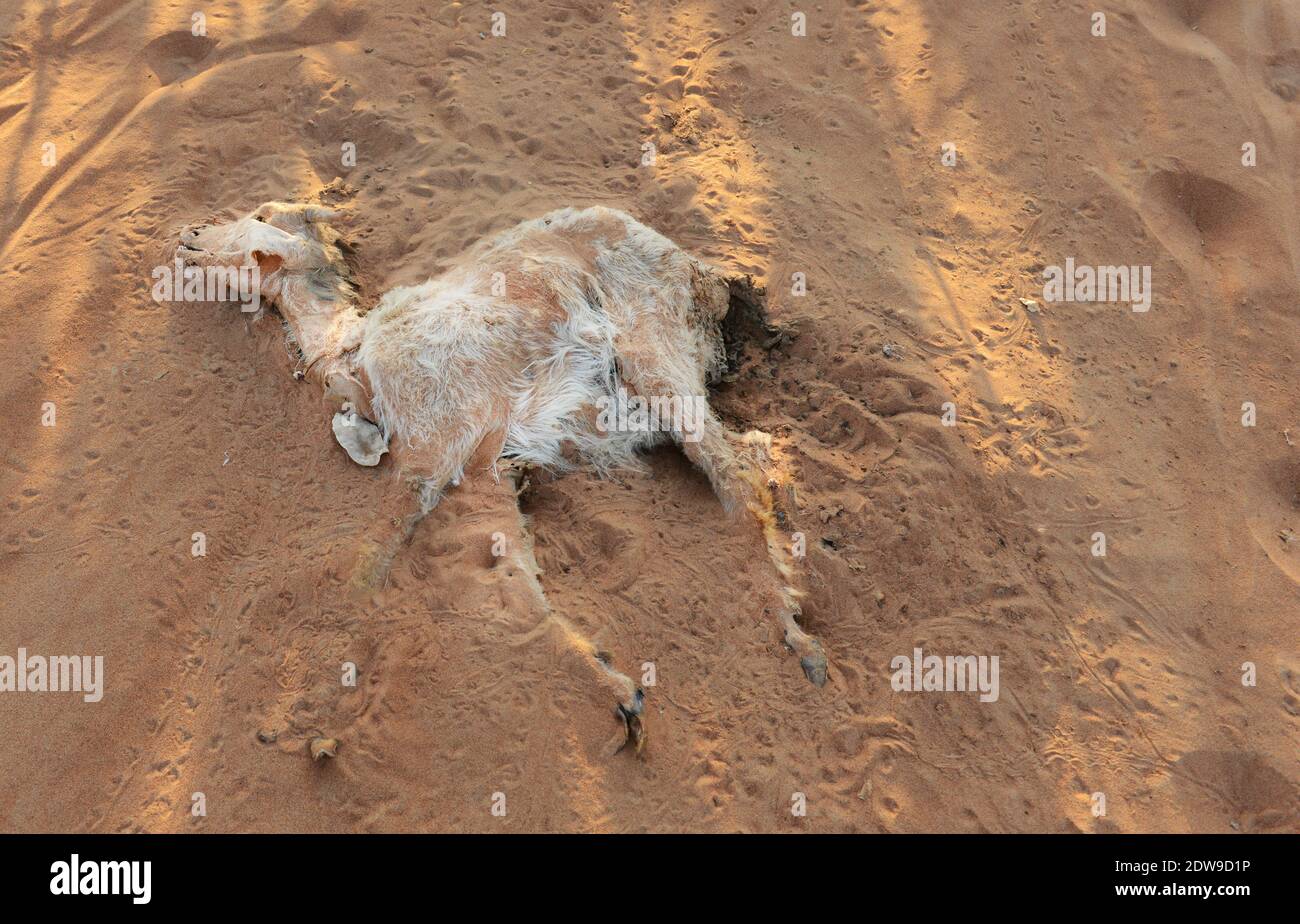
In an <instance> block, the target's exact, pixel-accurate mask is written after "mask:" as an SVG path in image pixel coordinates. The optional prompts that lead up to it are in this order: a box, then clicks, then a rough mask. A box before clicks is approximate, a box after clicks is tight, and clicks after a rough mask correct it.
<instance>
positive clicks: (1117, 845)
mask: <svg viewBox="0 0 1300 924" xmlns="http://www.w3.org/2000/svg"><path fill="white" fill-rule="evenodd" d="M1295 851H1296V841H1295V839H1294V836H1251V835H1245V836H1243V835H1225V836H1218V835H1187V836H1175V835H1150V836H1116V835H1094V836H1067V835H1057V836H1051V835H892V836H878V835H877V836H798V835H795V836H752V835H744V836H566V837H558V836H557V837H552V836H536V837H521V836H510V835H505V836H502V835H491V836H440V835H428V836H421V835H352V836H348V835H133V836H111V835H84V836H79V835H30V836H23V835H6V836H0V889H3V893H2V894H3V896H4V898H5V901H6V904H7V907H24V906H26V905H27V904H29V903H32V902H37V903H41V904H45V903H47V902H48V903H49V904H50V905H51V906H57V905H65V906H68V907H71V906H72V905H73V904H76V905H78V906H79V909H80V910H81V911H85V910H89V909H90V908H91V906H92V905H93V906H97V907H101V908H109V907H110V906H111V907H114V908H116V909H118V910H119V911H126V912H127V913H131V911H132V910H135V909H139V910H143V909H146V908H165V909H168V910H200V911H202V912H204V913H212V912H218V911H221V910H225V909H229V910H243V909H250V910H252V909H256V910H258V911H259V912H264V911H268V910H272V909H276V908H280V907H283V908H285V909H286V910H291V911H298V912H300V913H303V914H308V915H312V916H315V915H318V914H320V915H326V916H330V917H332V916H334V915H337V914H341V913H346V912H350V911H353V912H355V911H361V912H366V913H373V912H375V911H376V910H377V909H379V908H382V907H384V906H386V905H388V904H389V903H390V902H412V901H429V900H430V899H434V900H436V901H437V902H439V903H440V904H439V905H435V906H434V907H433V908H431V909H430V910H432V911H435V913H436V911H437V910H438V909H439V908H441V909H442V910H444V911H448V912H450V911H452V906H451V905H444V904H441V903H442V902H446V901H461V900H472V901H473V902H475V906H476V907H477V908H478V909H479V910H480V912H482V913H499V912H500V911H502V910H504V909H507V908H510V907H512V906H515V905H522V906H524V907H527V909H528V910H530V911H536V910H545V909H547V908H548V907H551V906H554V907H555V908H556V909H557V910H558V909H562V908H564V907H565V903H572V902H574V901H578V902H579V903H580V904H579V906H578V907H583V906H585V907H587V908H588V909H589V910H590V911H596V910H597V909H598V908H600V907H604V908H607V909H610V910H612V909H613V907H614V905H613V904H610V903H615V904H617V905H618V906H619V907H623V908H625V909H626V910H628V911H631V912H632V913H636V907H637V905H638V903H643V904H646V905H647V910H648V911H649V910H651V909H652V908H657V909H659V910H661V911H666V912H669V913H672V912H673V909H674V908H677V907H689V908H690V910H691V911H693V912H699V911H701V910H704V909H709V908H717V909H719V911H722V912H727V913H730V914H733V915H734V914H735V913H736V912H737V911H738V910H739V909H740V908H742V907H748V906H751V905H753V904H757V906H758V907H759V908H760V909H761V910H763V911H767V912H773V911H775V910H776V909H777V908H778V907H779V906H780V905H781V904H782V903H783V902H787V901H789V902H795V903H797V904H800V905H801V907H803V908H804V911H805V913H806V912H808V911H813V910H814V909H815V908H816V907H817V906H818V905H821V906H825V905H826V903H827V902H838V901H840V900H847V901H849V902H850V903H851V904H852V905H856V906H860V907H861V908H862V912H863V913H864V914H869V913H870V912H871V910H872V909H873V906H875V905H876V904H877V903H881V904H893V903H895V902H907V903H919V904H918V905H917V908H918V910H919V909H920V908H925V907H929V908H932V909H938V908H940V907H941V906H942V903H945V902H949V901H962V902H968V901H975V902H978V903H980V904H982V905H984V907H985V908H989V909H999V910H1001V909H1005V908H1019V907H1024V908H1026V909H1029V910H1035V909H1037V910H1045V909H1044V908H1043V906H1042V904H1041V899H1042V897H1043V896H1044V893H1050V894H1051V895H1053V896H1054V897H1055V898H1057V899H1058V900H1061V901H1062V902H1063V903H1064V905H1063V906H1054V907H1056V909H1057V910H1062V907H1063V908H1068V909H1070V910H1073V909H1075V908H1077V907H1095V906H1097V905H1106V906H1109V907H1115V908H1121V907H1124V906H1129V907H1132V908H1141V909H1145V910H1148V911H1150V910H1157V909H1159V910H1164V911H1169V912H1172V913H1174V914H1182V913H1184V912H1185V911H1186V910H1187V909H1189V908H1190V907H1192V906H1198V907H1202V908H1212V909H1214V910H1215V911H1216V912H1219V913H1228V914H1231V913H1233V912H1234V911H1236V910H1237V909H1241V908H1244V907H1245V906H1246V904H1247V903H1250V902H1252V901H1256V900H1259V899H1264V900H1272V901H1273V902H1275V903H1276V902H1278V901H1279V900H1280V899H1285V898H1288V897H1289V896H1291V895H1293V894H1294V884H1293V882H1287V883H1284V877H1288V878H1290V879H1291V880H1294V868H1295V862H1294V860H1295ZM836 893H839V897H837V895H836ZM10 902H17V905H16V906H14V905H9V904H8V903H10ZM592 902H594V903H596V904H590V903H592ZM677 902H682V903H683V905H681V906H679V905H678V904H677ZM377 903H378V904H377ZM936 903H938V904H936ZM972 907H975V906H972ZM1275 907H1280V906H1276V905H1275ZM572 910H577V908H573V909H572Z"/></svg>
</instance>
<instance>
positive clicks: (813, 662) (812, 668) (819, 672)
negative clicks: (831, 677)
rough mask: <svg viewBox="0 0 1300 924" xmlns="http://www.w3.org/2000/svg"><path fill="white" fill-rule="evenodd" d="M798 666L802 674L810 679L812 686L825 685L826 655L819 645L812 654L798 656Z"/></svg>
mask: <svg viewBox="0 0 1300 924" xmlns="http://www.w3.org/2000/svg"><path fill="white" fill-rule="evenodd" d="M799 666H800V667H802V668H803V673H804V676H805V677H807V678H808V679H809V680H810V681H812V685H813V686H815V687H820V686H825V685H826V655H825V654H823V653H822V650H821V646H820V645H819V646H818V647H817V650H816V651H814V652H813V653H812V654H809V655H805V656H804V657H802V658H800V659H799Z"/></svg>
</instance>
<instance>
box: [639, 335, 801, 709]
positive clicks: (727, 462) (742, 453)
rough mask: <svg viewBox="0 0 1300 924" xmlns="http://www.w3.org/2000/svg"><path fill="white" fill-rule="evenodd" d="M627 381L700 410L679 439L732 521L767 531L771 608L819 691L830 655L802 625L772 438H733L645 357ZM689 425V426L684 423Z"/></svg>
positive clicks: (680, 378) (672, 375)
mask: <svg viewBox="0 0 1300 924" xmlns="http://www.w3.org/2000/svg"><path fill="white" fill-rule="evenodd" d="M623 359H624V369H625V374H626V375H627V380H628V383H629V384H630V385H632V387H633V388H635V389H636V390H637V391H638V393H639V394H641V395H642V396H643V397H646V396H660V397H672V396H677V397H679V398H680V400H681V402H682V406H683V407H690V408H693V409H695V410H696V414H695V415H694V418H695V419H694V420H693V421H691V422H692V423H694V427H691V428H690V429H689V430H686V429H685V427H683V429H682V430H681V431H675V432H674V434H673V435H674V437H675V438H676V439H677V441H678V442H679V443H680V445H681V447H682V451H683V452H684V453H685V454H686V457H687V458H688V459H690V460H691V462H692V463H693V464H694V465H695V466H696V468H698V469H700V471H702V472H704V474H705V476H706V477H707V478H708V479H709V483H710V484H711V485H712V486H713V491H714V493H715V494H717V496H718V500H720V501H721V502H722V506H723V507H724V508H725V509H726V510H727V512H728V514H729V515H733V516H734V515H743V514H744V513H745V512H748V513H749V514H751V515H752V516H753V517H754V519H755V520H756V521H757V522H758V525H759V528H760V529H761V530H762V534H763V541H764V542H765V543H766V544H767V554H768V558H769V559H770V560H771V562H772V565H773V566H774V568H775V569H776V577H777V579H778V585H777V587H776V588H775V591H774V594H773V602H772V604H771V605H772V606H774V607H775V609H776V611H777V615H778V617H779V618H780V620H781V628H782V630H783V632H784V637H785V643H786V644H787V645H789V646H790V647H791V648H792V649H793V650H794V652H795V653H796V654H797V655H799V665H800V666H801V667H802V668H803V672H804V676H806V677H807V678H808V680H809V681H810V682H811V683H812V684H813V685H814V686H818V687H820V686H822V685H823V684H825V683H826V669H827V662H826V653H825V651H823V650H822V646H821V643H820V642H819V641H817V639H815V638H813V637H812V636H811V635H809V634H808V633H807V632H805V631H804V630H803V628H802V627H801V626H800V625H799V623H798V621H797V617H798V616H799V615H801V613H802V610H801V609H800V607H799V598H800V597H801V596H803V593H802V591H800V590H799V589H797V588H796V587H795V586H794V585H795V569H794V562H793V557H792V555H791V554H790V552H789V550H788V548H787V546H786V544H785V541H784V537H783V536H782V534H781V530H780V526H779V524H778V521H777V512H776V502H775V498H774V497H773V484H774V483H773V482H771V481H770V480H769V476H768V470H769V468H770V461H771V459H770V457H769V455H768V450H769V449H770V447H771V443H772V440H771V437H769V436H768V435H767V434H766V433H763V432H761V431H758V430H751V431H750V432H749V433H746V434H744V435H740V434H734V433H728V432H727V430H726V428H725V427H724V426H723V425H722V421H720V420H719V419H718V417H717V415H716V414H714V413H713V409H712V408H711V407H709V406H708V402H707V400H706V399H704V398H703V396H702V395H697V394H695V393H694V392H695V389H693V388H692V386H691V383H690V382H689V381H687V380H686V377H685V375H684V373H683V372H681V371H674V370H673V369H671V368H669V367H667V366H666V365H665V364H663V363H660V362H656V360H655V359H654V358H653V357H647V356H646V355H645V354H644V353H642V354H635V353H633V352H632V351H631V350H629V349H625V350H624V355H623ZM683 423H685V422H683Z"/></svg>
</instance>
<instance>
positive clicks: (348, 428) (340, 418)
mask: <svg viewBox="0 0 1300 924" xmlns="http://www.w3.org/2000/svg"><path fill="white" fill-rule="evenodd" d="M345 407H348V410H345V411H339V412H338V413H337V414H335V415H334V422H333V427H334V439H336V440H338V443H339V445H340V446H342V447H343V448H344V449H345V450H347V453H348V456H349V458H351V459H352V461H353V462H355V463H357V465H365V466H372V465H378V464H379V459H380V457H381V456H382V455H383V454H384V453H386V452H388V444H387V442H386V441H385V440H384V434H383V432H382V431H380V429H379V428H378V427H376V426H375V425H374V424H372V423H371V422H370V421H368V420H366V419H365V418H364V417H361V416H359V415H358V414H357V412H356V411H354V410H352V409H351V407H350V406H347V405H345Z"/></svg>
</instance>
